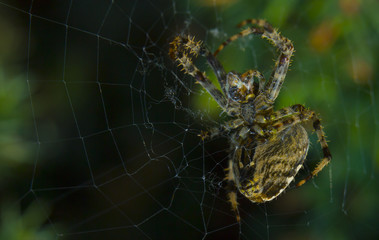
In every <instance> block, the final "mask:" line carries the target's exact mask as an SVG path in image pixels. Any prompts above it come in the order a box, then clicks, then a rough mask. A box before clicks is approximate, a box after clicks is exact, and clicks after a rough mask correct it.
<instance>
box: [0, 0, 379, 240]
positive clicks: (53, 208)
mask: <svg viewBox="0 0 379 240" xmlns="http://www.w3.org/2000/svg"><path fill="white" fill-rule="evenodd" d="M283 4H284V5H283ZM378 7H379V6H378V4H377V3H375V2H374V1H367V2H364V3H363V2H360V1H354V0H351V1H347V0H340V1H317V2H316V1H308V2H301V1H286V3H284V2H280V1H269V2H266V1H256V2H255V3H252V2H251V1H236V0H234V1H233V0H229V1H216V0H213V1H211V0H209V1H200V0H199V1H195V0H192V1H178V0H172V1H163V0H162V1H151V0H150V1H148V0H143V1H140V0H133V1H106V0H96V1H93V0H92V1H82V0H80V1H75V0H64V1H40V0H34V1H5V0H0V30H1V37H0V46H1V47H0V54H1V55H0V63H1V65H0V81H1V84H0V86H1V88H0V89H1V90H0V93H1V99H2V101H1V104H0V114H1V115H0V116H1V118H2V120H1V122H0V126H1V131H2V133H3V134H2V135H3V136H2V137H1V151H0V156H1V157H0V158H1V159H2V160H1V161H0V164H1V165H0V167H1V168H0V169H1V172H0V173H1V176H0V179H1V196H2V198H1V201H2V202H1V204H2V222H1V232H0V238H1V239H15V238H16V237H15V236H18V235H21V234H24V236H26V237H25V238H22V239H32V238H33V239H34V238H37V239H52V238H55V239H105V238H110V239H119V238H123V239H178V238H180V239H238V238H239V239H318V238H333V239H336V238H340V239H355V238H358V237H359V238H363V239H365V238H367V239H369V238H375V237H378V235H379V232H378V230H377V228H376V222H377V220H378V217H377V213H378V212H379V208H378V205H377V200H378V197H379V193H378V190H377V186H378V184H379V182H378V180H377V173H378V163H379V151H378V147H377V146H378V145H379V141H378V138H379V120H378V97H377V94H378V90H377V89H378V88H377V83H376V81H375V79H377V78H378V75H377V71H375V68H374V66H375V64H377V63H378V57H377V54H375V53H377V52H378V50H379V49H378V41H376V39H377V38H378V29H379V26H378V22H379V19H378V16H377V14H376V13H375V10H374V9H378ZM299 10H301V11H299ZM248 18H265V19H267V20H268V21H269V22H271V23H272V24H273V26H274V27H278V28H280V31H281V32H282V34H283V35H284V36H286V37H288V38H289V39H291V40H293V42H294V46H295V49H296V53H295V56H294V60H293V63H292V65H291V71H290V72H289V73H288V75H287V78H286V81H285V83H284V85H283V89H282V91H281V93H280V96H279V98H278V100H277V102H276V108H277V109H279V108H281V107H285V106H290V105H292V104H296V103H300V104H304V105H305V106H307V107H309V108H310V109H312V110H314V111H316V112H318V113H320V115H321V116H322V119H323V125H324V131H325V132H326V134H327V136H328V140H330V142H329V144H330V148H331V152H332V155H333V159H332V162H331V164H330V165H329V166H328V167H326V168H325V169H324V170H323V171H322V172H321V173H320V174H319V176H317V177H316V178H314V179H313V180H311V181H309V182H308V183H307V184H305V185H304V186H303V187H301V188H298V189H297V188H295V187H294V184H291V185H290V187H289V188H288V189H287V190H286V192H285V193H284V194H282V195H281V196H279V197H278V198H277V199H276V200H274V201H272V202H269V203H265V204H259V205H257V204H253V203H251V202H249V201H248V200H246V199H244V198H243V197H242V196H241V195H239V199H238V201H239V204H240V205H239V209H240V212H241V223H237V222H236V220H235V215H234V213H233V212H232V211H231V209H230V208H231V207H230V204H229V203H228V201H227V199H226V196H225V191H224V182H223V178H224V174H225V172H224V169H225V168H226V167H227V161H228V152H227V149H228V148H229V147H228V141H227V139H226V138H223V137H214V138H207V139H205V140H204V141H203V140H202V139H201V138H200V137H199V134H200V133H201V130H204V131H209V130H210V129H211V128H212V127H217V124H219V122H220V121H223V120H224V118H225V116H224V115H223V114H222V113H221V112H220V109H219V108H218V107H217V104H216V103H215V102H214V101H213V100H212V99H211V97H210V96H209V95H208V94H207V93H206V91H205V90H204V89H202V88H201V87H200V86H199V85H198V84H195V82H194V80H193V79H192V78H190V77H188V76H186V75H184V74H183V72H180V70H179V68H177V67H176V65H175V64H174V63H173V62H172V61H171V60H170V59H169V58H168V55H167V53H168V48H169V42H170V41H171V40H172V39H173V37H175V36H176V35H177V34H191V35H193V36H196V39H197V40H202V41H204V43H205V44H206V45H207V46H208V47H209V48H210V49H211V50H215V49H216V48H217V46H218V45H219V44H220V43H221V42H223V41H224V40H225V39H226V38H227V37H228V36H230V35H232V34H235V33H237V32H238V29H236V28H235V25H236V24H237V23H238V22H240V21H242V20H244V19H248ZM273 56H277V53H276V51H275V49H274V48H273V47H272V46H271V45H270V44H269V43H267V42H265V41H264V40H261V39H259V38H257V37H253V36H252V37H247V38H244V39H240V40H238V41H236V42H234V43H232V44H230V46H227V47H226V48H225V49H224V50H223V52H221V53H220V55H219V59H220V61H221V63H222V64H223V65H224V67H225V68H226V70H227V71H231V70H235V71H238V72H244V71H246V70H248V69H258V70H260V71H261V72H262V73H263V74H264V75H265V76H266V78H268V77H269V75H270V72H271V70H272V65H273V62H272V59H273ZM196 65H197V66H198V67H199V68H200V69H201V70H202V71H205V72H206V73H207V75H209V76H210V78H211V79H212V80H213V81H215V77H214V75H213V73H212V72H211V70H210V69H209V67H208V66H207V64H206V63H205V61H204V59H201V58H200V59H198V60H197V61H196ZM309 130H310V131H309V133H311V132H312V130H311V128H309ZM310 138H311V141H312V145H311V148H310V152H309V154H308V157H307V163H306V164H305V167H304V169H303V170H301V173H300V177H301V176H306V175H307V174H308V173H309V172H310V170H311V169H313V167H314V166H315V165H316V164H317V161H318V160H319V159H320V158H321V156H322V153H321V150H320V146H319V144H318V143H317V139H316V137H315V136H314V134H313V135H311V136H310ZM300 177H297V180H298V179H300ZM27 236H29V237H30V238H27Z"/></svg>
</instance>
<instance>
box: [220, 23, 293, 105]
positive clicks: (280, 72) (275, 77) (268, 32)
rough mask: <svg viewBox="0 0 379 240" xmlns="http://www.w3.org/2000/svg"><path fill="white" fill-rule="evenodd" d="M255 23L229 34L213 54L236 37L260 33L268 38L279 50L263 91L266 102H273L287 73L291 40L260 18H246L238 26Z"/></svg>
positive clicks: (291, 51)
mask: <svg viewBox="0 0 379 240" xmlns="http://www.w3.org/2000/svg"><path fill="white" fill-rule="evenodd" d="M249 23H250V24H253V25H257V26H258V27H249V28H247V29H244V30H242V31H241V32H239V33H237V34H235V35H233V36H231V37H230V38H228V39H227V40H226V41H225V42H223V43H222V44H221V45H220V46H219V47H218V49H217V50H216V51H215V52H214V54H213V55H215V56H216V55H217V54H218V53H219V52H220V51H221V50H222V49H223V48H224V47H225V46H226V45H228V44H229V43H230V42H233V41H235V40H237V39H238V38H241V37H244V36H247V35H250V34H260V35H262V38H266V39H268V40H269V41H270V42H271V43H272V44H273V45H274V46H275V47H277V48H278V49H279V50H280V52H281V53H280V55H279V57H278V59H277V60H276V62H275V68H274V71H273V72H272V74H271V77H270V79H269V81H268V83H267V84H266V88H265V92H266V95H267V100H268V102H274V101H275V99H276V98H277V97H278V95H279V92H280V89H281V87H282V85H283V82H284V78H285V76H286V74H287V71H288V67H289V64H290V59H291V57H292V54H293V52H294V48H293V45H292V42H291V41H290V40H289V39H288V38H286V37H283V36H281V35H280V33H278V32H277V30H276V29H274V28H273V27H272V26H271V25H270V24H269V23H268V22H266V21H265V20H262V19H248V20H245V21H243V22H241V23H240V24H238V27H242V26H245V25H246V24H249Z"/></svg>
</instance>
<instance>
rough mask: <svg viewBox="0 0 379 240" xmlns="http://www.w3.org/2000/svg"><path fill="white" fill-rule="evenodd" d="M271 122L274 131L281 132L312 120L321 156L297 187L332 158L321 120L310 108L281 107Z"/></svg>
mask: <svg viewBox="0 0 379 240" xmlns="http://www.w3.org/2000/svg"><path fill="white" fill-rule="evenodd" d="M272 116H273V117H272V120H273V121H272V122H271V123H270V124H268V125H271V126H272V127H273V128H274V130H275V132H276V133H279V132H281V131H282V130H284V129H286V128H288V127H290V126H293V125H295V124H298V123H302V122H306V121H313V128H314V130H315V132H316V134H317V138H318V140H319V142H320V145H321V149H322V152H323V158H322V159H321V160H320V162H319V164H318V165H317V166H316V168H315V169H314V170H313V171H312V172H311V173H310V174H309V176H308V177H306V178H305V179H303V180H301V181H300V182H298V183H297V184H296V186H297V187H300V186H301V185H303V184H304V183H305V182H306V181H308V180H309V179H311V178H312V177H313V176H316V175H317V174H318V173H319V172H320V171H321V170H322V169H323V168H324V167H325V166H326V165H328V163H329V162H330V160H331V159H332V155H331V153H330V150H329V147H328V143H327V141H326V137H325V133H324V131H323V130H322V128H323V127H322V126H321V121H320V119H319V118H318V117H317V115H316V113H315V112H313V111H312V110H309V109H306V108H305V107H304V106H303V105H300V104H296V105H293V106H291V107H287V108H283V109H281V110H279V111H276V112H275V113H274V114H273V115H272Z"/></svg>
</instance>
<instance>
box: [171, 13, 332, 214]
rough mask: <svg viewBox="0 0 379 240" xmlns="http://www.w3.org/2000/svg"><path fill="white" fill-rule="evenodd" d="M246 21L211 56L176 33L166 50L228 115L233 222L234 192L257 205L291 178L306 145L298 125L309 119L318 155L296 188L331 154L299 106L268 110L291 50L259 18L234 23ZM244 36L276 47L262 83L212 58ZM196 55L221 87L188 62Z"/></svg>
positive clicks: (305, 136) (256, 75) (191, 39)
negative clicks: (258, 37)
mask: <svg viewBox="0 0 379 240" xmlns="http://www.w3.org/2000/svg"><path fill="white" fill-rule="evenodd" d="M246 24H252V26H251V27H248V28H246V29H244V30H242V31H241V32H240V33H238V34H236V35H233V36H232V37H230V38H229V39H227V40H226V41H225V42H224V43H222V44H221V45H220V46H219V48H218V49H217V50H216V51H215V53H214V54H212V53H211V52H210V51H209V50H208V49H207V48H206V47H205V46H204V45H203V44H202V42H201V41H198V42H196V41H195V39H194V37H191V36H177V37H176V38H175V39H174V40H173V41H172V42H171V43H170V50H169V55H170V57H171V58H172V59H173V60H175V61H176V62H178V63H179V65H180V66H182V68H183V70H184V72H185V73H186V74H188V75H191V76H192V77H194V78H195V79H196V81H197V82H198V83H200V84H201V85H202V86H203V88H205V89H206V90H207V91H208V92H209V94H210V95H211V96H212V97H213V98H214V99H215V100H216V102H217V103H218V105H219V106H220V107H221V108H222V110H223V111H224V112H225V113H226V114H228V115H229V116H230V117H231V120H229V121H228V122H226V123H225V124H222V126H221V128H220V129H222V130H221V131H220V133H221V132H222V133H223V134H227V136H228V137H229V140H230V147H231V153H230V160H229V163H228V168H227V169H226V172H227V173H226V177H225V180H226V181H227V186H226V191H227V195H228V200H229V202H230V203H231V206H232V209H233V211H234V212H235V214H236V218H237V221H240V214H239V211H238V202H237V190H238V191H239V192H240V193H241V194H242V195H244V196H245V197H246V198H248V199H249V200H250V201H252V202H256V203H262V202H266V201H271V200H273V199H274V198H275V197H277V196H278V195H279V194H280V193H282V192H283V191H284V190H285V189H286V187H287V186H288V185H289V183H290V182H291V181H293V180H294V177H295V175H296V174H297V172H298V171H299V169H300V168H301V167H302V166H303V163H304V160H305V158H306V156H307V152H308V147H309V139H308V134H307V132H306V131H305V129H304V128H303V126H302V123H304V122H306V121H312V122H313V128H314V130H315V132H316V134H317V137H318V140H319V142H320V145H321V148H322V151H323V158H322V160H321V161H320V163H319V164H318V165H317V166H316V168H315V169H314V170H313V171H312V172H311V173H310V175H309V176H308V177H307V178H305V179H303V180H301V181H300V182H298V183H297V184H296V186H301V185H303V184H304V183H305V182H306V181H307V180H309V179H311V178H312V177H313V176H315V175H317V174H318V173H319V172H320V171H321V170H322V169H323V168H324V167H325V166H326V165H327V164H328V163H329V161H330V160H331V158H332V156H331V154H330V151H329V148H328V144H327V142H326V139H325V134H324V132H323V130H322V128H323V127H322V126H321V123H320V119H319V118H318V116H317V115H316V113H315V112H313V111H311V110H309V109H307V108H305V107H304V106H302V105H300V104H296V105H293V106H290V107H285V108H282V109H280V110H278V111H274V109H273V104H274V102H275V99H276V98H277V97H278V95H279V92H280V88H281V86H282V84H283V82H284V78H285V76H286V73H287V70H288V66H289V64H290V58H291V56H292V54H293V52H294V48H293V45H292V42H291V41H290V40H289V39H287V38H285V37H283V36H281V35H280V33H278V32H277V30H276V29H274V28H273V27H272V26H271V25H270V24H269V23H267V22H266V21H265V20H260V19H249V20H245V21H243V22H241V23H240V24H239V25H238V27H242V26H245V25H246ZM249 34H257V35H261V37H262V38H265V39H268V40H269V41H270V42H271V43H272V44H273V45H274V46H275V47H277V48H278V49H279V51H280V55H279V57H278V59H277V60H276V62H275V68H274V70H273V72H272V74H271V77H270V79H269V80H268V82H266V80H265V79H264V76H263V75H262V74H261V73H260V72H258V71H257V70H248V71H247V72H245V73H243V74H239V73H236V72H229V73H226V72H225V70H224V68H223V66H222V65H221V63H220V62H219V61H218V60H217V58H216V55H217V54H218V53H219V52H220V51H221V50H222V49H223V48H224V47H225V46H226V45H227V44H229V43H230V42H232V41H235V40H237V39H238V38H240V37H244V36H247V35H249ZM198 55H201V56H203V57H205V58H206V59H207V61H208V63H209V65H210V66H211V67H212V69H213V71H214V73H215V75H216V77H217V80H218V82H219V83H220V86H221V90H222V91H220V90H219V89H218V88H217V87H216V86H214V85H213V84H212V82H211V81H210V80H209V79H208V77H207V76H206V75H205V73H202V72H200V71H199V69H198V68H197V67H196V66H195V65H194V64H193V62H192V58H193V57H197V56H198ZM255 79H257V80H258V81H254V80H255Z"/></svg>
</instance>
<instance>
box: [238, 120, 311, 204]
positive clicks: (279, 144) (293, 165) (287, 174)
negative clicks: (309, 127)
mask: <svg viewBox="0 0 379 240" xmlns="http://www.w3.org/2000/svg"><path fill="white" fill-rule="evenodd" d="M308 147H309V139H308V134H307V132H306V131H305V129H304V128H303V127H302V126H301V125H299V124H297V125H294V126H293V127H289V128H287V129H284V130H283V131H281V132H280V133H279V134H278V135H276V137H275V139H273V140H270V141H267V142H266V143H261V144H258V145H257V146H256V148H255V149H254V148H250V149H249V148H248V147H246V146H245V148H242V149H241V151H245V153H241V155H240V156H241V157H243V158H248V159H241V160H242V162H243V163H244V165H245V166H244V167H243V168H241V169H240V178H239V184H238V188H239V191H240V192H241V193H242V194H243V195H244V196H245V197H247V198H248V199H250V200H251V201H253V202H266V201H270V200H272V199H274V198H275V197H277V196H278V195H279V194H280V193H282V192H283V191H284V189H285V188H286V187H287V186H288V185H289V183H290V182H291V181H292V180H293V179H294V177H295V175H296V174H297V172H298V171H299V169H300V168H301V166H302V165H303V162H304V160H305V157H306V156H307V152H308ZM249 156H253V157H249ZM251 158H252V160H251Z"/></svg>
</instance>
